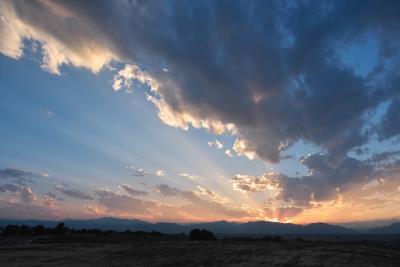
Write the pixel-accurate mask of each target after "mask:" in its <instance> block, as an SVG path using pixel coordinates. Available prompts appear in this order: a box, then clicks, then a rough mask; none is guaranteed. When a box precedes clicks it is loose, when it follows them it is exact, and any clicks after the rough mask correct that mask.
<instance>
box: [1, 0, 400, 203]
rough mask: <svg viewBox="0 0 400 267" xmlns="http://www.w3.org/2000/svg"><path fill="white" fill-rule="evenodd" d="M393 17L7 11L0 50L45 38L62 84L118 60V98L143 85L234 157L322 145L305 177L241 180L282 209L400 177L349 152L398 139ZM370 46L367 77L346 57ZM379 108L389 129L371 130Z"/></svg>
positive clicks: (34, 6) (221, 7)
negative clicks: (70, 73) (219, 138)
mask: <svg viewBox="0 0 400 267" xmlns="http://www.w3.org/2000/svg"><path fill="white" fill-rule="evenodd" d="M399 8H400V6H399V3H397V2H395V1H393V2H390V4H388V3H386V2H382V1H369V0H367V1H354V2H351V3H349V1H334V2H332V1H318V2H308V1H299V2H296V3H282V2H278V1H255V2H251V3H250V2H246V1H242V2H237V1H227V2H223V1H215V2H201V3H193V2H192V1H182V2H181V1H169V2H165V1H123V2H120V1H117V2H112V3H110V2H109V1H96V2H95V3H94V2H86V1H85V2H81V1H77V2H74V1H59V2H53V1H44V0H43V1H1V2H0V17H1V21H0V23H1V24H0V33H1V36H2V37H3V36H4V38H1V40H0V51H1V53H3V54H5V55H7V56H10V57H12V58H16V59H17V58H21V57H22V56H23V54H24V44H25V43H29V42H37V43H38V44H39V46H40V49H41V54H42V55H43V58H42V68H44V69H45V70H47V71H50V72H52V73H56V74H60V67H61V66H62V65H71V66H75V67H83V68H87V69H89V70H91V71H92V72H98V71H99V70H100V69H102V68H103V67H104V66H107V65H108V64H110V63H111V62H114V61H115V62H117V63H119V64H118V68H119V70H118V71H117V72H116V73H115V78H114V80H113V81H112V82H113V84H112V86H113V89H114V90H120V89H121V88H123V87H126V88H128V89H130V87H132V85H133V84H134V83H135V82H137V83H141V84H143V85H145V87H149V89H150V90H147V91H146V93H147V99H148V100H149V101H150V102H151V103H153V104H154V105H155V107H156V108H157V110H158V116H159V118H160V119H161V121H163V122H164V123H166V124H168V125H170V126H173V127H179V128H182V129H184V130H187V129H189V127H195V128H204V129H206V130H208V131H210V132H211V133H214V134H216V135H220V134H230V135H232V136H233V137H234V138H235V139H236V140H235V143H234V145H233V147H232V148H231V149H229V152H228V153H227V155H228V156H229V155H231V154H233V153H236V154H237V155H242V156H245V157H247V158H249V159H255V158H260V159H262V160H265V161H268V162H279V161H280V160H282V159H283V158H284V156H282V153H284V152H285V151H287V149H288V148H290V147H291V146H292V145H293V144H295V143H296V142H298V141H304V142H306V143H309V144H311V145H314V146H315V147H317V148H318V149H320V151H322V152H323V153H324V155H319V154H314V155H310V156H308V157H306V158H304V159H303V161H302V163H303V165H304V166H305V167H307V168H308V169H309V170H310V173H309V174H308V175H304V176H302V177H288V176H285V175H283V174H279V175H275V174H274V175H269V174H267V175H261V177H254V176H253V177H247V176H237V177H236V178H235V180H234V181H233V182H234V186H235V188H236V189H238V190H242V191H251V192H258V191H262V190H266V189H267V188H268V186H269V185H270V184H271V183H272V187H275V188H276V189H275V190H276V191H277V192H278V193H279V194H278V195H277V201H283V202H289V203H291V204H293V205H295V204H296V205H298V206H310V205H311V204H312V203H313V202H316V201H331V200H333V199H337V198H338V197H339V195H342V194H343V192H345V191H346V190H349V189H350V188H353V187H357V186H360V187H363V185H364V184H366V183H369V182H371V181H372V180H374V179H377V178H379V176H384V177H385V178H386V180H385V181H390V182H384V183H383V184H386V183H387V184H391V185H395V184H396V181H397V180H398V176H396V175H395V171H394V170H396V168H397V167H396V166H397V165H396V163H395V162H394V160H392V162H390V163H386V162H380V163H379V165H380V166H379V168H378V166H376V164H378V163H377V162H368V161H361V160H360V159H357V158H352V157H351V156H350V155H349V154H350V153H349V152H352V151H357V149H358V151H360V149H361V148H362V147H364V146H368V144H369V142H370V140H372V139H374V138H375V136H377V137H378V139H379V140H380V141H381V142H385V141H387V140H389V139H391V138H392V139H397V138H398V137H399V134H400V131H399V126H398V125H399V124H398V118H399V111H398V110H399V109H398V108H397V107H398V106H399V97H400V95H399V94H400V91H399V89H398V88H399V76H398V69H399V66H400V65H399V62H400V61H399V59H400V49H399V46H398V42H399V41H400V35H399V33H398V28H399V25H400V20H399V16H398V14H397V13H396V11H397V10H398V9H399ZM368 38H372V39H373V40H374V41H375V42H376V46H377V48H376V50H377V51H375V52H376V54H377V55H376V57H377V60H376V63H375V64H373V65H371V66H370V69H371V71H369V72H368V73H367V74H365V75H359V74H358V73H357V70H356V69H354V67H351V66H349V65H348V64H345V62H344V60H343V58H342V57H341V56H340V54H341V53H340V52H341V50H342V49H343V48H344V47H349V46H353V45H355V44H358V43H366V42H368ZM375 52H373V51H371V54H373V53H375ZM363 56H364V55H363ZM120 66H122V67H120ZM165 69H166V70H168V71H165ZM383 103H388V105H389V106H388V108H387V110H386V111H385V112H384V114H383V116H382V119H380V120H379V121H378V122H377V123H376V127H372V128H371V129H368V130H365V128H366V126H368V125H367V124H368V121H369V120H370V119H371V118H370V115H369V114H371V113H373V111H375V110H377V109H379V107H381V105H382V104H383ZM397 144H398V143H397ZM397 144H395V145H396V146H397ZM386 152H387V151H386ZM147 174H148V173H147V172H146V171H145V170H143V169H135V174H134V175H137V176H144V175H147ZM185 177H188V176H185ZM387 177H389V178H387ZM372 188H375V189H376V190H381V189H382V188H383V186H373V187H372ZM378 188H380V189H378ZM382 190H383V189H382ZM385 190H389V187H385ZM385 192H386V191H385ZM285 205H286V203H285ZM289 206H290V205H289Z"/></svg>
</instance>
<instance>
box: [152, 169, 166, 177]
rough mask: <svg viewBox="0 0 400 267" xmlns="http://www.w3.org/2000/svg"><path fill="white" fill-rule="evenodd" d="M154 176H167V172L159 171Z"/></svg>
mask: <svg viewBox="0 0 400 267" xmlns="http://www.w3.org/2000/svg"><path fill="white" fill-rule="evenodd" d="M154 175H155V176H158V177H162V176H165V171H164V170H158V171H156V172H155V173H154Z"/></svg>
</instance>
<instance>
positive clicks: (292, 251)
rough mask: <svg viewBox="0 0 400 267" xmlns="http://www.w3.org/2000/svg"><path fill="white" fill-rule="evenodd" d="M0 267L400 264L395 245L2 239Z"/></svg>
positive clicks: (399, 252) (398, 251) (398, 252)
mask: <svg viewBox="0 0 400 267" xmlns="http://www.w3.org/2000/svg"><path fill="white" fill-rule="evenodd" d="M0 265H1V266H400V250H399V248H398V247H396V246H390V245H389V246H388V245H386V246H385V245H366V244H354V243H337V242H325V241H324V242H323V241H304V242H297V241H282V242H273V241H233V240H225V241H224V240H220V241H186V240H184V239H183V238H181V239H179V238H178V239H175V240H173V239H172V240H167V239H157V238H155V239H151V238H150V239H147V240H140V239H137V240H129V239H124V238H122V239H120V238H118V239H117V238H115V237H114V238H112V237H108V238H100V239H99V238H97V237H93V238H88V237H85V238H76V237H74V238H62V239H54V238H48V239H39V240H29V239H26V238H25V239H9V240H5V239H3V240H1V241H0Z"/></svg>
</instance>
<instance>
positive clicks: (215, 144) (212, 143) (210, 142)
mask: <svg viewBox="0 0 400 267" xmlns="http://www.w3.org/2000/svg"><path fill="white" fill-rule="evenodd" d="M207 144H208V145H209V146H211V147H216V148H218V149H222V148H224V145H223V144H222V143H221V142H220V141H218V140H217V139H215V140H214V141H209V142H207Z"/></svg>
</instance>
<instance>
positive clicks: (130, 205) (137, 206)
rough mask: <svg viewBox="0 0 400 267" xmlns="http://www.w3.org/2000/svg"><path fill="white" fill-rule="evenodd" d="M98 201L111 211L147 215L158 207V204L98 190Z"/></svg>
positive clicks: (96, 192) (96, 193)
mask: <svg viewBox="0 0 400 267" xmlns="http://www.w3.org/2000/svg"><path fill="white" fill-rule="evenodd" d="M95 195H96V196H97V197H98V199H97V201H98V202H99V203H100V204H102V205H103V206H105V207H106V208H107V209H109V210H110V211H117V212H125V213H130V214H135V215H138V216H139V215H146V214H149V213H151V210H152V209H155V208H157V207H158V204H157V202H155V201H148V200H142V199H139V198H136V197H131V196H127V195H122V194H118V193H115V192H112V191H109V190H96V191H95Z"/></svg>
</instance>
